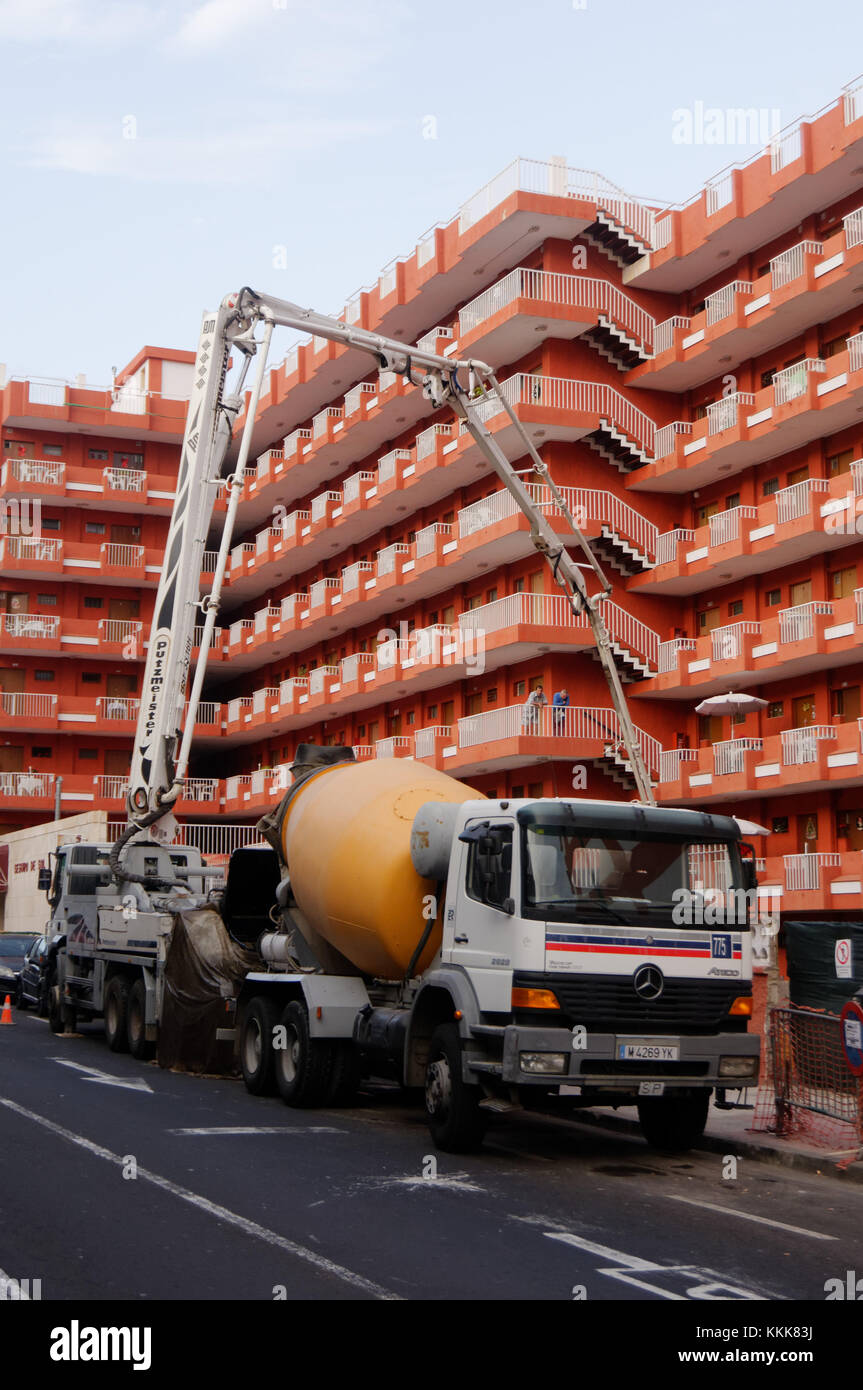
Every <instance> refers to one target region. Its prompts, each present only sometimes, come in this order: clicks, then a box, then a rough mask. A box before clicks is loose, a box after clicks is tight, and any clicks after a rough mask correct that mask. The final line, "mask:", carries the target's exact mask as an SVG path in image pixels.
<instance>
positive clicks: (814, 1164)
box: [578, 1092, 863, 1183]
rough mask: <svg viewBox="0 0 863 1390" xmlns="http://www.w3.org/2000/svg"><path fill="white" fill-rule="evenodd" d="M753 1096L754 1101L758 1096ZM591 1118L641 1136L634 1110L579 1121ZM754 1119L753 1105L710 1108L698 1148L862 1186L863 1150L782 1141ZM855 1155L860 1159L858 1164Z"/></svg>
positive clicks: (798, 1138)
mask: <svg viewBox="0 0 863 1390" xmlns="http://www.w3.org/2000/svg"><path fill="white" fill-rule="evenodd" d="M751 1094H752V1096H753V1097H754V1095H755V1092H752V1093H751ZM590 1116H593V1117H594V1120H595V1123H597V1124H602V1125H605V1126H607V1127H608V1128H609V1129H619V1130H622V1131H624V1132H626V1133H629V1134H639V1133H640V1132H641V1131H640V1127H639V1124H638V1115H637V1113H636V1110H635V1107H634V1106H629V1107H625V1108H624V1107H623V1106H621V1108H620V1109H619V1110H611V1109H597V1110H593V1111H587V1110H585V1111H582V1112H581V1113H580V1114H579V1116H578V1118H579V1121H580V1122H582V1121H588V1122H589V1120H590ZM754 1118H755V1106H754V1104H753V1106H752V1108H751V1109H745V1110H743V1109H733V1110H717V1108H716V1106H715V1105H711V1107H710V1114H709V1115H708V1118H707V1127H706V1129H705V1131H704V1135H703V1136H702V1138H701V1139H700V1140H699V1141H698V1143H697V1144H696V1146H695V1147H696V1148H697V1149H701V1150H707V1151H708V1152H709V1153H718V1154H723V1155H724V1154H734V1155H736V1156H737V1157H738V1158H741V1157H742V1158H752V1159H757V1160H759V1161H761V1162H768V1163H770V1162H772V1163H781V1164H782V1165H783V1166H784V1167H786V1168H798V1169H802V1170H804V1171H806V1172H809V1173H820V1174H822V1175H825V1176H828V1177H839V1178H842V1179H844V1180H845V1181H848V1182H859V1183H863V1146H861V1148H860V1149H856V1150H855V1149H852V1148H851V1147H850V1145H849V1147H848V1148H847V1149H846V1148H841V1149H835V1150H833V1149H829V1148H825V1147H821V1146H818V1145H816V1144H813V1143H812V1142H811V1140H807V1138H806V1136H804V1135H795V1136H792V1137H791V1138H788V1139H783V1138H780V1137H779V1136H778V1135H775V1134H766V1133H763V1132H762V1131H756V1130H753V1129H751V1128H750V1126H751V1125H752V1123H753V1120H754ZM855 1154H859V1155H860V1156H859V1157H858V1158H856V1160H855ZM849 1158H850V1159H851V1160H852V1161H851V1162H850V1163H849V1165H848V1167H847V1168H845V1169H841V1168H839V1167H837V1165H838V1164H839V1163H840V1162H842V1161H843V1160H847V1159H849Z"/></svg>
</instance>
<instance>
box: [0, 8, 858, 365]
mask: <svg viewBox="0 0 863 1390" xmlns="http://www.w3.org/2000/svg"><path fill="white" fill-rule="evenodd" d="M0 59H2V72H3V89H2V112H3V118H2V119H3V124H2V132H3V133H2V136H0V178H2V187H3V191H4V196H3V199H2V205H0V252H2V254H0V362H5V363H6V366H7V369H8V371H9V372H10V373H13V374H22V375H31V376H42V377H60V378H73V377H75V376H76V375H78V374H79V373H85V374H86V377H87V380H88V381H89V382H91V383H94V384H97V385H103V384H106V383H109V382H110V379H111V371H112V368H114V367H121V366H123V365H124V364H125V363H126V362H128V361H129V360H130V359H131V358H132V357H133V356H134V354H135V353H136V352H137V350H138V349H139V348H140V347H142V346H143V345H144V344H145V343H148V344H155V345H158V346H164V347H183V348H193V347H194V345H195V342H196V340H197V333H198V328H199V325H200V317H201V313H202V312H203V311H204V310H205V309H206V308H212V307H214V306H215V305H216V304H217V303H218V302H219V300H221V298H222V297H223V296H224V295H225V294H226V293H227V292H228V291H230V290H232V289H235V288H237V287H239V286H241V285H245V284H248V285H252V286H253V287H254V288H256V289H260V290H263V291H266V292H269V293H272V294H275V295H279V296H281V297H283V298H287V299H291V300H294V301H295V302H299V303H301V304H304V305H307V306H310V307H314V308H315V309H318V310H321V311H323V312H325V313H339V312H340V311H341V309H342V306H343V305H344V303H345V300H346V299H347V298H348V297H349V296H350V295H351V294H352V293H353V292H354V291H356V290H358V289H360V288H362V287H363V286H368V285H371V284H372V283H373V282H374V281H375V280H376V278H377V276H378V274H379V272H380V270H381V269H382V268H383V266H384V265H385V264H386V263H387V262H388V261H390V260H391V259H392V258H393V257H396V256H404V255H407V254H409V253H410V252H411V250H412V249H413V247H414V246H415V244H416V242H417V240H418V239H419V237H420V236H421V235H422V233H423V232H425V231H426V230H427V229H428V228H429V227H430V226H432V225H433V224H434V223H436V222H439V221H446V220H448V219H449V218H450V217H452V216H453V215H454V213H455V212H456V211H457V209H458V207H459V206H460V204H461V203H462V202H464V201H465V200H466V199H467V198H468V197H470V195H471V194H472V193H474V192H476V191H477V190H478V189H480V188H481V187H482V186H483V185H484V184H485V183H486V182H487V181H488V180H489V179H491V178H492V177H493V176H494V175H495V174H496V173H498V172H499V171H500V170H501V169H502V168H503V167H504V166H505V165H507V164H508V163H509V162H510V161H511V160H512V159H514V158H515V157H516V156H518V155H522V156H526V157H528V158H532V159H548V158H550V157H552V156H556V155H564V156H565V157H566V159H567V162H568V163H569V164H570V165H573V166H575V167H578V168H582V169H590V170H597V171H599V172H600V173H602V174H604V175H605V176H606V177H607V178H609V179H611V180H612V181H613V182H614V183H616V184H618V185H619V186H620V187H622V188H623V189H625V190H626V192H627V193H629V194H631V195H632V196H635V197H642V198H645V199H649V200H651V201H654V202H656V203H660V204H666V203H674V202H676V201H684V200H686V199H688V198H689V197H690V196H691V195H692V194H694V193H696V192H697V191H698V189H699V188H700V187H701V186H702V185H703V184H704V182H705V181H706V179H708V178H709V177H710V176H711V175H713V174H715V173H717V172H718V171H719V170H720V169H722V168H724V167H725V166H726V165H728V164H730V163H737V162H740V161H743V160H745V159H747V158H748V157H749V156H750V155H752V154H754V153H755V152H756V151H757V149H758V146H759V144H760V143H761V141H760V140H758V139H756V141H755V143H748V142H747V143H737V141H738V140H739V139H740V138H741V137H744V138H745V137H746V136H747V135H749V134H750V133H755V134H756V135H759V134H760V129H763V128H765V127H769V128H768V129H767V134H768V136H769V135H770V134H772V133H773V132H774V131H775V129H776V128H778V127H781V126H784V125H786V124H789V123H790V122H792V121H794V120H796V119H797V118H798V117H800V116H805V115H808V114H812V113H814V112H815V111H817V110H818V109H819V108H821V107H822V106H824V105H826V104H827V103H829V102H831V101H833V100H834V99H835V98H836V97H837V96H838V95H839V93H840V90H841V88H842V87H843V85H845V84H846V83H848V82H850V81H851V80H852V79H854V78H855V77H857V76H858V74H859V73H860V71H861V70H863V8H860V7H855V6H852V5H851V4H849V2H848V0H819V3H818V4H817V5H815V4H812V3H811V0H783V4H782V5H781V7H780V6H778V5H773V4H770V5H768V4H765V3H764V0H762V3H761V4H760V5H758V4H753V3H752V0H721V3H718V4H712V5H705V6H699V5H697V4H693V3H692V0H657V2H656V3H654V4H650V5H646V4H644V3H643V0H533V3H532V4H528V5H519V4H515V3H512V0H496V2H495V3H490V4H489V3H487V4H485V5H474V6H472V5H470V4H467V5H465V4H464V3H461V4H430V3H428V0H425V2H424V3H418V2H417V0H387V3H384V0H173V3H164V4H163V3H160V0H0ZM699 103H700V110H701V112H702V120H701V122H699V121H698V120H697V118H696V112H697V110H698V109H699V107H698V104H699ZM739 108H746V109H755V110H756V111H757V112H759V113H763V114H760V116H759V122H758V123H757V124H758V125H759V127H760V129H759V130H757V131H755V132H750V131H749V130H743V131H741V130H739V129H737V128H735V127H734V122H733V120H732V121H730V122H729V121H724V122H723V121H722V120H719V121H716V120H715V119H713V120H712V121H710V120H705V119H704V118H703V117H704V116H705V114H706V113H708V112H710V111H717V110H718V111H719V112H726V111H728V110H732V111H733V110H736V109H739ZM681 113H684V114H683V115H681ZM689 113H692V118H693V119H692V121H689V118H688V116H689ZM699 127H700V129H701V132H702V134H701V138H700V139H698V138H696V137H697V135H698V130H699ZM729 127H730V128H729ZM687 131H689V133H690V135H691V136H692V138H691V139H690V140H688V141H687V138H686V136H687ZM723 133H724V136H725V137H726V138H725V139H724V141H723V142H722V143H720V142H719V141H718V138H717V137H718V136H721V135H723ZM728 137H731V138H730V139H729V138H728ZM288 341H289V339H288V338H286V339H285V342H284V343H282V344H281V346H282V347H284V346H286V345H287V342H288ZM281 355H282V354H281V352H280V351H279V343H274V352H273V360H278V358H279V357H280V356H281Z"/></svg>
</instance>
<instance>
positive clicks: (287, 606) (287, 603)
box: [279, 594, 309, 623]
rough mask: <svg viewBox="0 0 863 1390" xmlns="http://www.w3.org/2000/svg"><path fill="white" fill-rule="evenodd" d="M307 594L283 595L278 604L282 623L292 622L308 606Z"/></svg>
mask: <svg viewBox="0 0 863 1390" xmlns="http://www.w3.org/2000/svg"><path fill="white" fill-rule="evenodd" d="M308 602H309V596H308V594H283V595H282V598H281V601H280V603H279V618H280V621H281V622H283V623H290V622H293V620H294V618H295V617H296V616H297V614H298V613H301V612H303V611H304V610H305V609H306V607H307V606H308Z"/></svg>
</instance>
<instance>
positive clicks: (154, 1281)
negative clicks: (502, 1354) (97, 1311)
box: [0, 1012, 863, 1301]
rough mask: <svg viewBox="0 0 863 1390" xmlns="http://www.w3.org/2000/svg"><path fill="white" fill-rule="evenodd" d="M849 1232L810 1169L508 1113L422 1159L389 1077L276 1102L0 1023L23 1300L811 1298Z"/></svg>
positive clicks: (861, 1216) (861, 1258)
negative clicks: (349, 1096)
mask: <svg viewBox="0 0 863 1390" xmlns="http://www.w3.org/2000/svg"><path fill="white" fill-rule="evenodd" d="M88 1069H89V1070H88ZM112 1080H113V1081H114V1082H120V1083H124V1084H109V1082H110V1081H112ZM435 1166H436V1174H437V1175H436V1176H432V1175H431V1174H433V1173H434V1170H435ZM861 1231H863V1187H860V1186H856V1185H853V1184H851V1183H850V1182H843V1181H842V1180H841V1179H837V1178H835V1177H832V1176H827V1175H825V1176H823V1177H818V1176H816V1175H814V1174H813V1175H811V1176H810V1175H800V1174H798V1173H797V1172H796V1171H791V1170H787V1169H783V1168H781V1167H780V1166H778V1165H777V1166H773V1165H771V1164H765V1163H759V1162H756V1161H753V1160H746V1159H741V1160H740V1162H739V1165H738V1176H737V1179H736V1180H727V1179H725V1178H724V1177H723V1160H722V1157H721V1156H720V1155H712V1154H692V1155H689V1156H686V1157H684V1158H664V1157H659V1156H657V1155H656V1154H655V1153H653V1152H652V1151H650V1150H649V1149H648V1148H647V1146H646V1145H645V1144H644V1143H643V1142H642V1141H641V1140H640V1139H638V1138H635V1137H630V1136H625V1135H621V1134H620V1133H616V1132H611V1131H606V1130H604V1129H597V1128H594V1127H590V1126H588V1125H584V1124H572V1125H569V1124H563V1123H560V1122H557V1121H546V1120H543V1119H539V1118H532V1117H526V1116H523V1117H518V1118H515V1119H513V1118H507V1119H501V1120H499V1121H498V1122H496V1123H495V1126H494V1128H493V1130H492V1131H491V1133H490V1135H489V1138H488V1140H487V1143H486V1147H485V1149H484V1150H483V1152H482V1153H481V1154H479V1155H470V1156H467V1157H456V1156H450V1155H445V1154H439V1155H435V1154H434V1150H433V1148H432V1145H431V1143H430V1140H429V1137H428V1133H427V1130H426V1127H425V1122H424V1117H423V1112H422V1110H421V1108H419V1107H418V1106H417V1105H416V1104H415V1103H414V1102H413V1101H406V1100H405V1098H404V1097H403V1096H402V1095H401V1094H400V1093H399V1092H398V1090H396V1089H395V1088H392V1089H387V1088H384V1087H380V1088H375V1089H371V1088H370V1089H368V1090H367V1091H365V1092H364V1093H363V1094H362V1096H361V1097H360V1100H359V1103H358V1104H357V1105H356V1106H355V1107H353V1108H351V1109H329V1110H316V1111H294V1110H289V1109H287V1108H286V1107H285V1106H284V1105H283V1104H282V1102H281V1101H280V1100H279V1099H277V1098H276V1099H263V1098H258V1097H254V1096H250V1095H248V1094H247V1093H246V1091H245V1088H244V1087H243V1085H242V1083H241V1082H239V1081H232V1080H217V1079H212V1078H203V1077H191V1076H186V1075H182V1074H174V1073H171V1072H165V1071H161V1070H160V1069H159V1068H158V1067H157V1066H155V1065H152V1064H151V1065H143V1064H141V1063H138V1062H135V1061H133V1060H132V1059H131V1058H130V1057H128V1056H121V1055H117V1054H114V1053H111V1052H110V1051H109V1050H108V1048H107V1047H106V1046H105V1044H104V1041H103V1039H102V1036H101V1028H100V1027H99V1026H98V1025H93V1026H92V1027H90V1028H87V1029H86V1030H85V1032H84V1034H83V1035H78V1036H71V1037H56V1036H55V1035H54V1034H52V1033H51V1032H50V1031H49V1029H48V1027H47V1024H46V1023H45V1022H43V1021H42V1020H39V1019H36V1018H35V1017H33V1015H32V1014H29V1013H28V1014H22V1013H20V1012H18V1013H16V1015H15V1026H14V1027H12V1028H3V1029H0V1273H2V1272H3V1271H5V1273H6V1274H7V1275H9V1276H12V1277H14V1278H17V1279H41V1281H42V1298H43V1299H59V1300H95V1299H124V1300H145V1299H169V1300H178V1299H230V1300H237V1299H256V1300H273V1299H274V1298H276V1299H277V1298H280V1297H286V1298H288V1299H296V1298H306V1299H388V1298H395V1299H412V1300H413V1299H446V1300H454V1299H455V1300H471V1299H480V1298H482V1299H495V1300H507V1299H542V1300H555V1301H557V1300H562V1301H568V1300H572V1299H573V1298H579V1297H582V1296H585V1297H587V1298H588V1299H589V1300H591V1301H593V1300H674V1301H676V1300H704V1299H708V1300H710V1299H723V1300H725V1299H743V1300H753V1299H757V1300H786V1299H806V1300H817V1301H823V1300H824V1297H825V1290H824V1285H825V1281H827V1280H828V1279H833V1278H839V1279H843V1280H844V1279H845V1277H846V1272H847V1271H849V1270H855V1269H856V1270H859V1271H860V1272H861V1274H863V1252H861V1249H860V1235H859V1233H860V1232H861Z"/></svg>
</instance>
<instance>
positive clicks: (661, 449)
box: [654, 420, 692, 459]
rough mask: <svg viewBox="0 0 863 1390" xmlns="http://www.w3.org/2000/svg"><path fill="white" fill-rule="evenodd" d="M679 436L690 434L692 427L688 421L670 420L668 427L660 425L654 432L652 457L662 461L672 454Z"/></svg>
mask: <svg viewBox="0 0 863 1390" xmlns="http://www.w3.org/2000/svg"><path fill="white" fill-rule="evenodd" d="M680 434H684V435H686V434H692V425H691V423H690V422H689V421H688V420H672V422H671V424H670V425H661V426H660V428H659V429H658V430H657V431H656V436H655V445H654V456H655V457H656V458H658V459H664V458H667V457H668V455H669V454H673V453H674V450H675V449H676V448H677V436H678V435H680Z"/></svg>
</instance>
